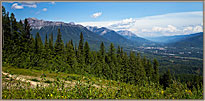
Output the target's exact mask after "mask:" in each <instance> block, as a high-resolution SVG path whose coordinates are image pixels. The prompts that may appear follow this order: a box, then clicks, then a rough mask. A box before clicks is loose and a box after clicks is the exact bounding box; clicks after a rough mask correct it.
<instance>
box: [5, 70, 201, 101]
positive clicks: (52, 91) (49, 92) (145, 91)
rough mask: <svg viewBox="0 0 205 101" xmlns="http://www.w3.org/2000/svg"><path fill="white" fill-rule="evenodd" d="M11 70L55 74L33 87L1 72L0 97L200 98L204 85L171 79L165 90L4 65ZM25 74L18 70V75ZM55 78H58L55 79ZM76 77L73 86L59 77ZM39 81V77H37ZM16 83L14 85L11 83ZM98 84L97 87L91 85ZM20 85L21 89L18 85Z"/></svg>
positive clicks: (70, 78)
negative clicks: (44, 84) (197, 86)
mask: <svg viewBox="0 0 205 101" xmlns="http://www.w3.org/2000/svg"><path fill="white" fill-rule="evenodd" d="M5 69H6V70H8V71H10V72H12V73H13V74H20V73H19V72H20V71H27V72H29V73H31V74H29V75H32V76H39V77H40V76H41V74H42V73H44V74H45V75H46V77H50V78H54V79H55V81H50V80H46V81H44V82H47V83H49V84H50V86H47V87H41V86H39V87H36V88H32V87H31V86H30V85H29V84H28V83H25V82H22V81H18V80H7V79H5V78H6V76H5V75H3V83H6V84H4V85H3V90H2V95H3V99H203V89H198V90H197V89H193V90H190V89H188V88H187V87H186V86H185V85H182V84H178V83H177V82H174V83H173V84H171V85H170V87H169V88H167V89H166V90H164V89H163V87H162V86H160V85H157V84H155V83H151V82H150V83H149V82H144V84H143V85H130V84H126V83H121V82H117V81H113V80H104V79H101V78H96V77H85V76H84V77H83V76H81V75H76V74H65V73H52V74H49V72H47V71H37V70H29V69H15V68H13V67H3V71H5ZM23 74H24V75H27V74H26V73H23V72H21V75H23ZM57 78H58V80H57ZM66 78H67V79H69V81H70V80H72V81H75V82H76V84H75V85H74V86H67V87H65V86H63V85H64V83H63V82H62V80H65V79H66ZM40 82H41V81H40ZM14 84H18V85H16V86H11V85H14ZM93 84H95V85H98V87H95V86H93ZM103 86H104V87H103ZM19 88H21V89H19Z"/></svg>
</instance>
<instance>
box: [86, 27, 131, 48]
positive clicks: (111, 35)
mask: <svg viewBox="0 0 205 101" xmlns="http://www.w3.org/2000/svg"><path fill="white" fill-rule="evenodd" d="M86 28H87V29H89V30H90V31H92V32H94V33H96V34H98V35H100V36H102V37H104V38H106V39H108V40H109V41H111V42H113V43H115V44H118V45H126V46H132V45H134V43H132V42H131V41H130V40H128V39H126V38H125V37H123V36H121V35H119V34H118V33H117V32H115V31H114V30H110V29H108V28H105V27H101V28H97V27H91V26H87V27H86Z"/></svg>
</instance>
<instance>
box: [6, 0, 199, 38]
mask: <svg viewBox="0 0 205 101" xmlns="http://www.w3.org/2000/svg"><path fill="white" fill-rule="evenodd" d="M2 4H3V6H4V7H5V8H6V10H7V11H9V12H13V13H14V14H15V16H16V18H17V20H19V19H24V18H27V17H35V18H37V19H43V20H52V21H64V22H75V23H78V24H82V25H85V26H86V25H89V24H92V25H95V26H98V27H102V26H104V27H108V28H111V29H113V30H119V27H120V26H122V22H125V23H126V24H132V26H134V25H133V22H136V20H137V21H138V22H139V19H141V20H140V21H142V20H144V19H147V18H150V17H151V18H152V20H153V21H154V20H155V19H153V17H158V18H157V19H158V20H156V21H155V22H153V21H152V24H153V25H152V24H151V25H150V26H149V25H138V26H136V27H137V28H136V29H138V31H139V26H146V27H145V28H150V29H152V30H153V29H157V28H153V27H160V28H164V29H166V28H169V27H170V28H171V27H172V28H173V27H177V28H179V27H182V26H187V27H190V26H188V24H189V25H190V24H191V25H195V26H197V25H200V24H201V23H202V21H203V17H202V16H203V15H202V11H203V2H9V3H6V2H3V3H2ZM170 14H171V15H170ZM183 14H184V15H183ZM175 15H177V16H178V17H181V19H184V16H185V15H186V16H185V17H188V18H187V19H188V20H190V19H192V20H194V19H196V20H197V21H196V22H190V21H189V22H190V23H186V21H184V22H182V23H184V24H181V25H180V24H172V23H171V24H169V22H166V24H165V23H164V22H163V21H161V20H160V22H159V19H160V18H159V17H164V16H166V17H170V18H171V19H172V20H176V19H173V18H174V16H175ZM149 20H150V19H149ZM168 20H169V19H168ZM157 21H158V22H157ZM177 21H180V19H178V18H177V20H176V21H174V22H177ZM127 22H128V23H127ZM130 22H131V23H130ZM146 22H147V21H146ZM146 22H145V23H146ZM142 23H144V22H142ZM157 23H158V24H157ZM159 23H161V24H159ZM192 23H193V24H192ZM123 24H124V23H123ZM126 24H125V25H126ZM113 26H114V27H113ZM116 26H117V27H116ZM130 26H131V25H130ZM123 28H124V29H123ZM145 28H144V29H145ZM160 28H158V30H159V31H162V30H160ZM120 29H123V30H130V31H132V32H134V33H136V34H137V33H138V35H139V32H137V30H132V29H135V28H125V27H122V28H120ZM142 29H143V28H141V30H142ZM192 29H193V30H194V27H193V28H192ZM145 30H148V29H145ZM167 30H168V29H167ZM183 30H184V29H183ZM164 31H166V30H164ZM169 31H171V30H169ZM145 32H146V31H145ZM141 33H142V32H141ZM151 33H154V32H151ZM190 33H191V32H190ZM145 34H146V35H139V36H147V35H149V34H148V32H146V33H145ZM185 34H186V33H185Z"/></svg>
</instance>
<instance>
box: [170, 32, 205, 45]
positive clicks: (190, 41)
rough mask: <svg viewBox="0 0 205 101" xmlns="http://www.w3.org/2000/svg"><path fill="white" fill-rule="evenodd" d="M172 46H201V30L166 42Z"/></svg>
mask: <svg viewBox="0 0 205 101" xmlns="http://www.w3.org/2000/svg"><path fill="white" fill-rule="evenodd" d="M168 45H169V46H174V47H198V48H203V32H200V33H196V34H190V35H187V36H186V37H185V38H183V39H181V40H179V41H177V42H174V43H170V44H168Z"/></svg>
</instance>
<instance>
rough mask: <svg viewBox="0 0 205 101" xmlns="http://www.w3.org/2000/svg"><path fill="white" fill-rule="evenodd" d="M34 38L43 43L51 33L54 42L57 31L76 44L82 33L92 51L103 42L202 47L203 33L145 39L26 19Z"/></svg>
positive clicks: (121, 32) (121, 33)
mask: <svg viewBox="0 0 205 101" xmlns="http://www.w3.org/2000/svg"><path fill="white" fill-rule="evenodd" d="M27 20H28V22H29V24H30V26H31V28H32V31H31V33H32V34H33V36H34V37H35V35H36V33H37V32H39V33H40V35H41V39H42V41H43V42H44V40H45V36H46V34H47V35H48V34H51V33H53V37H54V41H55V40H56V38H57V30H58V29H60V30H61V34H62V39H63V41H64V43H66V42H68V41H69V40H71V39H72V40H73V42H74V44H78V42H79V40H80V37H79V36H80V33H81V32H82V33H83V36H84V40H85V41H88V43H89V44H90V45H91V48H92V49H99V46H100V43H101V42H104V44H105V46H106V47H108V46H109V44H110V43H114V44H115V46H117V45H120V46H123V47H129V48H130V47H138V46H161V45H165V46H172V47H182V46H183V47H191V46H194V47H203V33H197V34H190V35H177V36H162V37H147V38H142V37H139V36H137V35H136V34H134V33H132V32H130V31H127V30H121V31H114V30H112V29H108V28H106V27H101V28H98V27H91V26H86V27H85V26H82V25H80V24H75V23H73V22H70V23H64V22H59V21H44V20H38V19H36V18H27Z"/></svg>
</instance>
